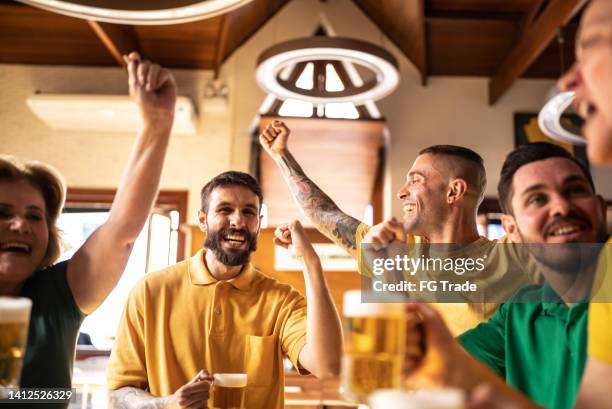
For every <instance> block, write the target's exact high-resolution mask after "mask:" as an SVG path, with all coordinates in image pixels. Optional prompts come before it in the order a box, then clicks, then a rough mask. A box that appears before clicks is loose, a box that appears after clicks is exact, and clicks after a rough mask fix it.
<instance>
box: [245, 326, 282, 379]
mask: <svg viewBox="0 0 612 409" xmlns="http://www.w3.org/2000/svg"><path fill="white" fill-rule="evenodd" d="M244 359H245V362H244V368H245V371H246V373H247V377H248V378H247V383H248V385H249V386H270V385H271V384H272V383H274V382H278V381H279V380H280V374H279V369H280V367H281V366H280V363H279V360H280V352H279V351H278V348H277V346H276V340H275V337H274V335H270V336H266V337H258V336H255V335H247V336H246V348H245V357H244Z"/></svg>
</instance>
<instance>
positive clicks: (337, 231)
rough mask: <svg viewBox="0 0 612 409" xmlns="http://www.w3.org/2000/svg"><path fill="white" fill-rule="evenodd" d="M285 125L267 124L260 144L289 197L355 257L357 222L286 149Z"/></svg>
mask: <svg viewBox="0 0 612 409" xmlns="http://www.w3.org/2000/svg"><path fill="white" fill-rule="evenodd" d="M289 132H290V131H289V128H287V126H286V125H285V124H284V123H283V122H280V121H274V123H271V124H269V125H268V126H267V127H266V129H265V130H264V131H263V132H262V133H261V135H260V136H259V142H260V143H261V145H262V146H263V148H264V149H265V150H266V152H268V153H269V154H270V156H271V157H272V158H273V159H274V160H275V161H276V163H277V165H278V167H279V169H280V170H281V173H282V175H283V178H284V179H285V181H286V182H287V185H288V186H289V188H290V189H291V193H292V194H293V198H294V199H295V201H296V203H297V205H298V207H299V208H300V209H301V210H302V212H303V213H304V215H306V217H308V219H310V221H311V222H312V223H313V224H314V225H315V227H316V228H317V229H318V230H319V231H320V232H321V233H323V234H325V235H326V236H327V237H329V238H330V239H331V240H332V241H333V242H334V243H336V244H337V245H339V246H340V247H342V248H343V249H344V250H346V251H347V252H348V253H349V254H350V255H351V256H353V257H354V258H357V239H356V234H357V227H359V224H360V223H361V222H360V221H359V220H357V219H355V218H354V217H351V216H349V215H347V214H346V213H344V212H343V211H342V210H340V209H339V208H338V206H337V205H336V204H335V203H334V201H333V200H331V198H330V197H329V196H327V195H326V194H325V193H324V192H323V191H322V190H321V189H320V188H319V187H318V186H317V185H316V184H315V183H314V182H313V181H312V180H310V179H309V178H308V176H306V174H305V173H304V171H303V170H302V167H301V166H300V165H299V164H298V163H297V161H296V160H295V158H294V157H293V155H291V153H290V152H289V150H288V149H287V139H288V137H289Z"/></svg>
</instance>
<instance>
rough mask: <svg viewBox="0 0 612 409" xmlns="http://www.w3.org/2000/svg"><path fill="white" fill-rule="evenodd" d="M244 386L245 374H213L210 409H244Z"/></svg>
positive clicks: (245, 384)
mask: <svg viewBox="0 0 612 409" xmlns="http://www.w3.org/2000/svg"><path fill="white" fill-rule="evenodd" d="M246 386H247V374H245V373H218V374H214V375H213V383H212V409H245V406H244V405H245V402H244V401H245V395H246Z"/></svg>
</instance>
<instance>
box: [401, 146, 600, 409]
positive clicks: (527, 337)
mask: <svg viewBox="0 0 612 409" xmlns="http://www.w3.org/2000/svg"><path fill="white" fill-rule="evenodd" d="M498 190H499V199H500V203H501V205H502V209H503V210H504V213H505V214H504V216H503V217H502V223H503V224H504V228H505V230H506V232H507V233H508V236H509V237H510V239H511V240H512V241H513V242H515V243H525V245H526V246H527V249H528V251H529V252H530V253H531V254H532V256H533V257H534V258H535V259H536V261H537V263H538V264H539V266H540V268H541V269H542V273H543V275H544V277H545V278H546V280H547V282H546V283H545V284H543V285H534V286H528V287H525V288H523V289H521V290H519V292H518V293H517V294H515V295H514V296H513V297H512V298H511V299H510V300H508V302H506V303H505V304H503V305H502V306H501V307H500V308H499V309H498V311H497V312H496V314H495V315H494V316H493V317H492V318H491V319H490V320H489V321H488V322H486V323H482V324H480V325H478V326H477V327H476V328H474V329H472V330H469V331H467V332H465V333H464V334H463V335H461V336H460V337H459V339H458V340H459V343H460V344H461V345H462V346H463V348H464V350H465V351H467V352H469V354H470V355H472V356H473V357H475V358H476V359H478V360H479V361H480V362H482V363H484V364H486V366H488V368H490V369H492V370H493V371H494V372H495V373H497V375H499V376H501V377H502V378H504V379H505V381H506V382H507V383H508V384H509V385H511V386H513V387H514V388H516V389H518V390H519V391H520V392H522V393H523V394H525V395H527V396H528V397H529V398H530V399H532V400H533V401H535V402H537V403H538V404H540V405H543V406H545V407H548V408H554V409H565V408H568V409H569V408H572V407H573V405H574V401H575V399H576V394H577V391H578V388H579V385H580V379H581V377H582V372H583V370H584V364H585V361H586V322H587V303H586V302H585V301H586V299H587V297H588V296H589V290H590V288H591V284H592V281H593V274H594V270H595V266H596V260H597V254H598V252H599V250H600V246H599V245H597V244H590V245H589V244H584V243H602V242H604V241H605V239H606V236H607V234H606V230H605V216H604V215H605V202H604V201H603V199H602V198H601V197H600V196H598V195H596V194H595V192H594V188H593V183H592V180H591V177H590V175H589V173H588V170H587V169H586V168H585V167H584V166H583V165H582V164H580V162H578V161H576V160H575V159H574V158H573V157H572V156H571V155H570V154H569V153H567V152H566V151H565V150H563V149H562V148H560V147H558V146H555V145H550V144H545V143H537V144H530V145H525V146H522V147H519V148H518V149H516V150H515V151H513V152H512V153H511V154H510V155H508V157H507V159H506V161H505V162H504V165H503V168H502V174H501V180H500V183H499V186H498ZM411 308H413V309H415V310H417V311H419V312H421V314H422V315H423V317H424V321H425V334H426V336H425V343H426V353H425V358H424V360H423V362H422V363H421V366H420V369H419V370H417V372H416V373H415V374H414V376H418V375H427V376H429V377H430V378H432V377H433V378H436V377H437V378H438V380H441V381H442V382H444V383H447V384H449V383H450V384H454V385H456V386H460V387H463V388H465V389H468V390H471V389H472V388H474V387H475V386H476V385H477V384H479V383H482V382H489V383H491V384H492V387H493V388H496V389H497V391H498V392H499V394H504V393H514V392H511V391H508V389H507V388H505V385H504V384H503V383H500V382H499V379H495V377H494V376H492V374H491V372H490V371H489V370H487V369H486V368H484V367H483V366H482V365H479V363H476V362H474V361H473V359H470V358H469V357H467V356H466V354H465V352H463V351H460V348H459V346H458V345H457V343H456V342H452V340H449V338H450V337H449V334H448V331H447V330H446V328H445V326H444V324H443V322H442V321H441V320H440V318H439V316H437V314H435V312H433V311H432V310H431V309H430V308H429V307H428V306H425V305H415V306H412V307H411ZM432 362H433V363H432ZM436 362H437V363H438V365H434V363H436ZM440 363H441V365H440ZM442 372H444V374H443V375H441V374H440V373H442Z"/></svg>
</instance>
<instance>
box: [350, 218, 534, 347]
mask: <svg viewBox="0 0 612 409" xmlns="http://www.w3.org/2000/svg"><path fill="white" fill-rule="evenodd" d="M369 230H370V226H368V225H367V224H363V223H362V224H360V225H359V227H358V228H357V234H356V243H357V257H358V260H359V261H358V263H359V272H360V273H361V274H365V275H371V273H370V272H369V271H364V270H365V268H362V266H361V241H362V240H363V238H364V237H365V235H366V234H367V233H368V231H369ZM425 242H427V239H426V238H424V237H422V236H414V235H410V234H409V235H408V236H407V237H406V243H407V244H421V243H425ZM474 245H475V246H476V247H474V248H471V249H470V250H469V252H470V253H472V254H479V255H486V266H487V268H486V270H485V274H482V276H481V277H479V278H478V280H473V281H475V282H476V283H477V284H478V288H479V291H478V294H479V295H481V296H484V295H486V294H487V293H493V292H494V293H495V295H496V298H504V297H505V298H510V296H512V295H513V294H514V292H515V291H516V290H518V288H520V287H522V286H523V285H526V284H527V283H526V282H522V283H519V282H513V281H515V280H516V279H517V278H522V277H517V275H516V274H510V275H506V273H507V272H508V271H510V270H511V269H512V265H514V266H520V267H521V269H522V270H523V271H524V272H525V273H526V275H527V276H526V277H524V280H523V281H531V282H541V280H542V278H541V273H540V272H539V269H538V266H537V264H536V262H535V261H534V260H533V259H532V258H531V257H529V255H528V253H527V252H526V251H525V249H522V248H521V247H520V246H518V245H517V246H514V245H512V241H510V239H508V237H506V236H504V237H502V238H500V239H499V240H495V241H491V240H488V239H487V238H486V237H480V238H479V239H478V240H477V241H476V242H474ZM513 271H516V268H514V270H513ZM527 279H529V280H527ZM498 305H499V304H496V303H491V302H486V300H484V299H483V300H482V301H475V302H469V303H432V306H434V307H435V308H436V309H437V310H438V311H439V312H440V314H442V316H443V317H444V320H445V321H446V325H447V326H448V328H449V329H450V331H451V333H452V334H453V335H455V336H458V335H460V334H462V333H464V332H465V331H467V330H469V329H472V328H474V327H475V326H476V325H478V324H479V323H481V322H483V321H486V320H488V319H489V318H490V317H491V316H492V315H493V313H494V312H495V311H496V310H497V307H498Z"/></svg>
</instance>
